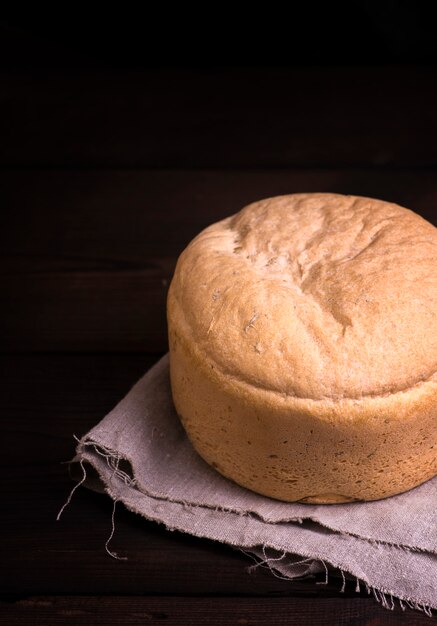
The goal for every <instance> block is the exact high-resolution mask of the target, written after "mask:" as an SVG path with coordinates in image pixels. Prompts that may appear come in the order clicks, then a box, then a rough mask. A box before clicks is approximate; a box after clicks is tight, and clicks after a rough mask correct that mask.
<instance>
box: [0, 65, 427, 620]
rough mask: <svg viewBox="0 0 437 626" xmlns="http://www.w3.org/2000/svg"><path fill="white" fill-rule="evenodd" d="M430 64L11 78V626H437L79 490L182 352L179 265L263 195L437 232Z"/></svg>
mask: <svg viewBox="0 0 437 626" xmlns="http://www.w3.org/2000/svg"><path fill="white" fill-rule="evenodd" d="M436 77H437V76H436V72H435V70H434V69H433V68H430V67H379V68H351V67H349V68H337V69H329V68H319V69H317V68H306V69H303V68H295V69H277V70H272V69H256V70H255V69H250V70H243V69H240V70H239V69H232V70H231V69H227V70H219V69H217V70H215V71H210V72H207V71H204V70H159V71H158V70H142V71H136V72H133V71H126V70H123V71H122V70H120V71H119V72H107V71H103V70H102V71H97V70H96V71H93V72H91V71H74V70H69V71H66V72H63V73H62V72H56V71H43V70H40V71H38V72H36V71H34V72H33V73H30V72H25V71H22V72H20V71H18V70H16V71H15V72H13V73H4V74H3V75H2V76H1V92H0V138H1V139H0V164H1V165H2V171H1V172H0V207H1V209H0V238H1V248H0V249H1V254H2V270H1V275H0V291H1V293H2V296H3V297H2V305H1V312H0V321H1V323H0V333H1V337H0V341H1V350H2V352H1V355H0V363H1V382H2V384H1V385H0V410H1V420H2V422H1V424H2V444H3V445H2V454H1V464H2V469H1V472H0V481H1V485H2V494H3V495H2V514H1V524H2V526H1V533H0V554H1V563H2V566H1V574H0V576H1V578H2V583H1V589H0V591H1V597H0V623H1V624H7V625H8V626H9V625H10V626H14V625H16V624H32V625H34V624H35V625H42V624H49V625H56V624H64V623H65V624H87V625H89V624H91V625H92V624H126V625H127V624H149V623H151V624H152V623H166V624H168V625H169V626H170V624H188V625H189V624H225V625H227V624H247V625H249V624H250V625H261V624H266V625H267V624H268V625H269V626H274V625H275V624H311V625H315V626H317V625H322V624H323V625H325V624H328V625H329V624H333V625H335V624H338V625H340V624H341V625H346V624H362V625H364V624H366V625H369V626H370V624H372V625H376V624H411V625H415V624H429V623H430V620H429V618H428V617H426V616H425V615H423V614H421V613H419V612H415V611H411V610H409V609H408V610H407V611H406V612H402V611H401V610H400V608H396V609H395V610H394V611H392V612H391V611H387V610H385V609H383V608H382V607H381V606H380V605H378V604H377V603H376V602H375V600H374V599H373V598H372V597H369V596H368V595H367V593H360V594H356V593H355V591H354V586H355V585H354V584H353V583H352V582H348V583H347V585H346V589H345V592H343V593H341V592H340V589H341V579H340V580H339V579H338V578H335V577H331V579H330V581H329V583H328V584H326V585H325V584H319V583H321V582H322V579H317V578H316V579H314V578H313V579H310V580H304V581H294V582H288V581H284V580H279V579H277V578H275V577H274V576H272V575H271V574H270V573H269V572H268V571H266V570H263V569H261V568H258V569H257V570H256V571H255V572H252V573H250V572H249V571H248V567H249V566H250V565H251V562H250V561H249V559H248V558H247V557H246V556H245V555H243V554H242V553H240V552H237V551H234V550H232V549H231V548H228V547H226V546H222V545H220V544H217V543H213V542H211V541H207V540H200V539H196V538H192V537H190V536H187V535H183V534H181V533H177V532H167V531H166V530H165V529H164V528H163V527H161V526H159V525H157V524H155V523H151V522H147V521H145V520H143V519H141V518H140V517H138V516H135V515H133V514H131V513H128V512H126V511H125V510H123V509H122V507H121V506H120V507H118V508H117V511H116V517H115V521H116V531H115V535H114V538H113V541H112V544H111V547H112V549H113V550H115V551H117V552H118V553H119V554H121V555H123V556H126V557H127V560H126V561H115V560H113V559H112V558H111V557H110V556H108V554H107V553H106V551H105V548H104V546H105V542H106V540H107V539H108V537H109V534H110V531H111V512H112V503H111V501H110V500H109V498H108V497H106V496H103V495H97V494H95V493H92V492H89V491H87V490H86V489H83V488H82V489H79V490H78V491H77V492H76V494H75V496H74V498H73V500H72V502H71V505H70V506H69V508H68V509H67V510H66V511H65V513H64V515H63V517H62V518H61V520H60V521H59V522H56V515H57V513H58V511H59V509H60V507H61V505H62V504H63V503H64V502H65V500H66V498H67V496H68V493H69V491H70V489H71V486H72V483H71V481H70V479H69V476H68V470H67V466H66V465H65V464H63V462H65V461H67V460H69V459H70V458H71V457H72V455H73V451H74V445H75V442H74V438H73V437H74V435H76V436H81V435H83V434H84V433H85V432H86V431H87V430H88V429H89V428H90V427H91V426H93V425H94V424H95V423H96V422H97V421H98V420H100V419H101V418H102V417H103V416H104V415H105V413H106V412H108V411H109V409H111V408H112V407H113V405H114V404H115V403H116V402H117V401H118V400H119V399H120V398H121V397H122V396H123V394H125V393H126V392H127V391H128V389H129V388H130V387H131V386H132V384H133V383H134V382H135V381H136V380H137V379H138V378H139V377H140V376H141V375H142V374H143V372H145V371H146V370H147V369H148V368H149V367H150V366H151V365H152V364H153V363H154V362H155V361H156V360H157V359H158V358H159V356H160V355H162V354H163V353H164V352H165V351H166V350H167V337H166V320H165V302H166V293H167V288H168V285H169V281H170V279H171V276H172V272H173V269H174V265H175V261H176V259H177V256H178V255H179V253H180V252H181V251H182V250H183V248H184V247H185V246H186V244H187V243H188V242H189V241H190V239H191V238H192V237H193V236H194V235H195V234H196V233H197V232H199V231H200V230H201V229H202V228H203V227H205V226H206V225H208V224H209V223H211V222H213V221H216V220H218V219H220V218H223V217H225V216H227V215H229V214H231V213H233V212H235V211H237V210H238V209H239V208H241V207H242V206H243V205H244V204H246V203H248V202H250V201H253V200H256V199H259V198H261V197H265V196H269V195H276V194H283V193H292V192H301V191H335V192H340V193H354V194H358V195H368V196H375V197H380V198H383V199H388V200H392V201H395V202H398V203H400V204H403V205H405V206H408V207H411V208H413V209H414V210H416V211H417V212H418V213H420V214H422V215H423V216H425V217H426V218H427V219H429V220H431V221H433V222H434V223H436V222H435V208H436V206H437V179H436V168H437V115H436V113H435V112H436V110H437V87H436Z"/></svg>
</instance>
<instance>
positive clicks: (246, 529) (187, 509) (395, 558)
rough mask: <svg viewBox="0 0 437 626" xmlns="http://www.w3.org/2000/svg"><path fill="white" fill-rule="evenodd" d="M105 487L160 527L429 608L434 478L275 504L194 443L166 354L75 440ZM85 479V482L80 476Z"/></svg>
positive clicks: (434, 553) (288, 570) (436, 603)
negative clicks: (326, 499)
mask: <svg viewBox="0 0 437 626" xmlns="http://www.w3.org/2000/svg"><path fill="white" fill-rule="evenodd" d="M75 460H76V461H78V462H80V463H82V467H83V464H84V462H86V463H89V464H91V465H92V466H93V467H94V469H95V470H97V473H98V475H99V477H100V481H101V483H102V484H103V487H104V490H105V491H106V492H107V493H108V494H109V495H110V496H111V497H112V498H113V499H114V500H115V501H120V502H122V503H123V504H124V505H125V506H126V507H127V508H128V509H130V510H132V511H134V512H135V513H139V514H140V515H143V516H144V517H145V518H147V519H149V520H154V521H157V522H161V523H163V524H165V525H166V527H167V528H169V529H172V530H179V531H183V532H187V533H190V534H192V535H195V536H198V537H206V538H208V539H214V540H216V541H221V542H223V543H226V544H229V545H232V546H235V547H238V548H240V549H242V550H244V551H246V552H249V553H251V554H253V555H256V557H257V558H258V563H259V564H261V565H266V566H268V567H270V568H271V569H272V570H273V571H274V572H276V573H279V574H280V575H281V576H284V577H286V578H295V577H297V576H302V575H304V574H307V573H314V572H316V571H320V570H321V569H322V570H323V569H327V566H328V565H329V566H333V567H335V568H339V569H340V570H341V572H342V573H343V572H347V573H349V574H352V575H353V576H355V577H356V578H357V586H358V587H359V582H360V581H361V582H362V583H364V585H365V587H366V588H367V590H368V591H369V592H370V591H372V592H373V594H374V595H375V597H376V599H377V600H379V601H380V602H381V603H382V604H383V605H384V606H386V607H387V608H392V607H393V606H394V599H395V598H396V599H398V600H399V601H400V605H401V607H403V606H404V604H405V603H406V604H408V605H409V606H412V607H414V608H418V609H421V610H424V611H425V612H427V613H428V614H430V609H432V608H434V609H437V516H436V508H437V507H436V505H437V477H436V478H434V479H433V480H430V481H428V482H427V483H425V484H423V485H421V486H420V487H417V488H416V489H413V490H411V491H409V492H408V493H405V494H402V495H398V496H394V497H392V498H387V499H385V500H380V501H377V502H369V503H354V504H338V505H311V504H299V503H284V502H280V501H278V500H273V499H271V498H267V497H265V496H261V495H258V494H255V493H253V492H251V491H249V490H247V489H244V488H242V487H239V486H238V485H236V484H234V483H233V482H231V481H229V480H227V479H226V478H224V477H222V476H221V475H220V474H218V473H217V472H216V471H215V470H213V469H212V468H210V467H209V466H208V465H207V464H206V463H205V462H204V461H203V460H202V459H201V458H200V457H199V456H198V455H197V453H196V452H195V451H194V449H193V448H192V446H191V444H190V443H189V441H188V439H187V437H186V435H185V433H184V430H183V428H182V426H181V424H180V422H179V419H178V417H177V414H176V412H175V409H174V407H173V403H172V398H171V391H170V384H169V373H168V356H167V355H166V356H164V357H163V358H162V359H161V360H160V361H159V362H158V363H157V364H156V365H155V366H154V367H153V368H152V369H151V370H149V372H147V373H146V374H145V375H144V376H143V378H141V379H140V380H139V381H138V382H137V384H136V385H135V386H134V387H133V388H132V389H131V391H130V392H129V393H128V394H127V396H126V397H125V398H124V399H123V400H122V401H121V402H120V403H119V404H118V405H117V406H116V407H115V408H114V409H113V410H112V411H111V412H110V413H109V414H108V415H107V416H106V417H105V418H104V419H103V420H102V421H101V422H100V423H99V424H98V425H97V426H95V427H94V428H93V429H92V430H91V431H90V432H88V433H87V434H86V435H85V436H84V437H83V438H82V439H81V440H80V442H79V444H78V447H77V457H76V459H75ZM84 482H85V484H86V481H84Z"/></svg>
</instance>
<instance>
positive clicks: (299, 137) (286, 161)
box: [0, 66, 437, 168]
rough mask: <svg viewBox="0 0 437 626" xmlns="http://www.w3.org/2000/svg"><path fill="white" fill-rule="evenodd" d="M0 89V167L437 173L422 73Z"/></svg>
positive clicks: (114, 78)
mask: <svg viewBox="0 0 437 626" xmlns="http://www.w3.org/2000/svg"><path fill="white" fill-rule="evenodd" d="M0 80H1V85H2V97H1V99H0V136H1V138H2V141H1V149H0V163H1V164H2V165H6V166H10V165H13V166H22V167H116V168H119V167H130V168H132V167H166V168H167V167H179V168H180V167H184V168H190V167H195V168H205V167H209V168H211V167H212V168H237V167H238V168H242V167H243V168H245V167H290V166H300V167H301V166H306V167H314V166H372V167H381V166H387V165H389V166H390V165H408V166H411V165H426V166H429V165H436V163H437V142H436V136H437V119H436V116H435V110H436V108H437V81H436V73H435V68H434V67H432V66H430V67H426V66H424V67H414V66H404V67H370V68H366V67H337V68H335V67H334V68H327V67H325V68H323V67H322V68H320V67H306V68H305V67H303V68H302V67H301V68H299V67H294V68H293V67H291V68H278V69H272V68H262V67H261V68H246V69H244V68H240V69H238V68H235V69H229V68H228V69H220V68H216V69H215V70H214V71H209V72H208V71H205V70H202V69H197V70H196V69H192V70H188V69H179V70H175V69H173V70H171V69H161V70H156V69H155V70H153V69H150V70H144V71H126V70H125V71H122V70H120V71H118V72H112V73H111V72H108V71H106V72H105V71H100V72H99V71H97V70H96V71H88V72H77V71H74V70H70V71H68V70H64V71H59V70H58V71H57V72H56V71H51V72H48V71H46V72H44V71H41V70H40V71H39V72H38V73H37V75H36V76H35V75H32V74H30V73H26V72H25V71H24V72H21V73H20V72H19V71H17V72H16V73H15V74H14V75H10V74H3V75H2V76H1V78H0Z"/></svg>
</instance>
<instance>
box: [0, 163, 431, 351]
mask: <svg viewBox="0 0 437 626" xmlns="http://www.w3.org/2000/svg"><path fill="white" fill-rule="evenodd" d="M434 181H435V172H434V171H433V170H424V171H403V172H399V171H391V172H369V171H368V170H350V171H346V170H284V171H272V172H270V171H241V172H240V171H239V172H235V171H231V172H225V171H204V172H198V171H176V172H171V171H134V172H121V171H114V172H110V171H109V172H108V171H106V172H62V171H59V172H54V171H41V172H25V171H12V170H11V171H8V172H3V173H2V174H0V190H1V191H0V202H1V206H2V207H3V211H2V213H1V215H0V228H1V232H2V255H3V261H2V270H1V274H0V290H1V292H2V294H3V298H4V304H3V306H2V310H1V313H0V318H1V327H0V348H1V349H3V350H8V351H17V350H18V351H71V352H81V351H101V352H113V351H130V352H132V351H139V352H153V353H157V352H163V351H165V350H166V349H167V328H166V314H165V306H166V295H167V288H168V284H169V282H170V280H171V276H172V273H173V269H174V265H175V263H176V259H177V257H178V255H179V254H180V253H181V252H182V250H183V248H184V247H185V246H186V245H187V244H188V242H189V241H190V240H191V239H192V238H193V237H194V236H195V235H196V234H197V233H198V232H199V231H200V230H201V229H203V228H204V227H205V226H207V225H208V224H210V223H212V222H214V221H217V220H219V219H222V218H223V217H225V216H227V215H230V214H231V213H234V212H236V211H238V210H239V209H240V208H241V207H242V206H244V205H245V204H247V203H248V202H250V201H253V200H255V199H259V198H262V197H266V196H270V195H277V194H282V193H293V192H298V191H319V190H324V191H336V192H339V193H355V194H357V195H368V196H373V197H379V198H382V199H388V200H392V201H394V202H398V203H400V204H403V205H404V206H408V207H411V208H413V209H414V210H416V211H417V212H418V213H420V214H421V215H423V216H424V217H425V218H427V219H429V220H431V221H434V223H435V219H436V217H437V214H436V207H437V192H436V189H435V182H434Z"/></svg>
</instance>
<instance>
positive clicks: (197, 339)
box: [168, 193, 437, 503]
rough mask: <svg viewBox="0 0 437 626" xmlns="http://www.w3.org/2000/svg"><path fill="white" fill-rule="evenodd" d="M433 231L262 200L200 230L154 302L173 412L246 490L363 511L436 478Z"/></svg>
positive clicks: (402, 212)
mask: <svg viewBox="0 0 437 626" xmlns="http://www.w3.org/2000/svg"><path fill="white" fill-rule="evenodd" d="M436 269H437V229H436V228H435V227H434V226H432V225H431V224H429V223H428V222H426V221H425V220H424V219H422V218H421V217H419V216H418V215H416V214H415V213H413V212H412V211H409V210H408V209H404V208H402V207H400V206H397V205H396V204H391V203H389V202H383V201H380V200H374V199H370V198H362V197H355V196H343V195H338V194H331V193H314V194H311V193H310V194H295V195H288V196H279V197H276V198H269V199H267V200H262V201H260V202H255V203H253V204H250V205H249V206H246V207H245V208H243V209H242V210H241V211H240V212H239V213H237V214H236V215H233V216H231V217H228V218H226V219H224V220H222V221H220V222H218V223H216V224H213V225H212V226H209V227H208V228H206V229H205V230H204V231H203V232H201V233H200V234H199V235H198V236H197V237H196V238H195V239H194V240H193V241H192V242H191V243H190V244H189V245H188V247H187V248H186V249H185V250H184V252H183V253H182V254H181V256H180V258H179V260H178V263H177V267H176V270H175V274H174V278H173V280H172V283H171V286H170V290H169V295H168V328H169V345H170V376H171V386H172V393H173V399H174V404H175V407H176V410H177V412H178V414H179V416H180V418H181V420H182V423H183V425H184V427H185V430H186V432H187V433H188V436H189V438H190V440H191V442H192V444H193V445H194V447H195V449H196V450H197V451H198V453H199V454H200V455H201V456H202V457H203V458H204V459H205V461H207V462H208V463H209V464H210V465H212V466H213V467H214V468H215V469H216V470H218V471H219V472H221V473H222V474H223V475H224V476H227V477H228V478H230V479H232V480H234V481H235V482H236V483H238V484H240V485H243V486H244V487H247V488H249V489H252V490H253V491H256V492H258V493H261V494H264V495H267V496H270V497H273V498H278V499H280V500H286V501H302V502H313V503H331V502H349V501H355V500H375V499H379V498H384V497H386V496H390V495H393V494H397V493H400V492H403V491H406V490H408V489H411V488H412V487H414V486H416V485H418V484H420V483H422V482H424V481H426V480H427V479H429V478H431V477H432V476H434V475H435V474H436V473H437V403H436V400H437V376H436V369H437V368H436V363H437V328H436V311H437V284H436V283H437V281H436Z"/></svg>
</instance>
